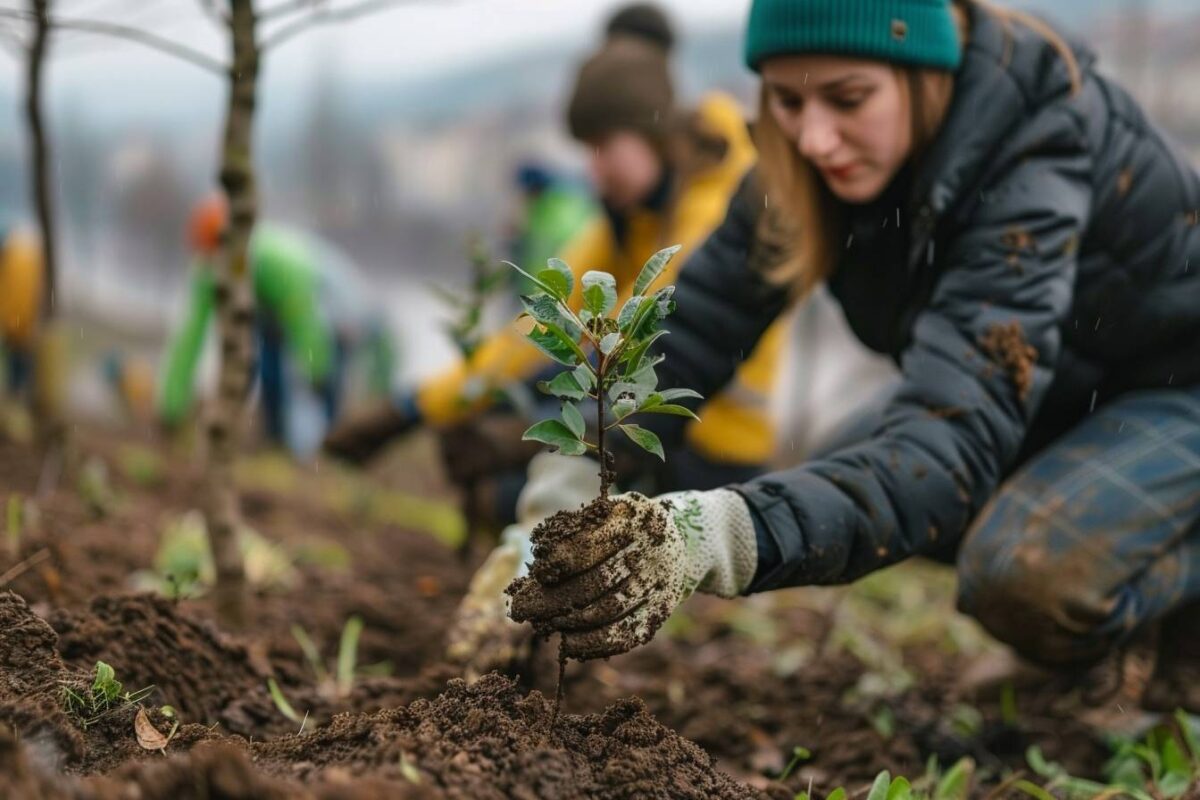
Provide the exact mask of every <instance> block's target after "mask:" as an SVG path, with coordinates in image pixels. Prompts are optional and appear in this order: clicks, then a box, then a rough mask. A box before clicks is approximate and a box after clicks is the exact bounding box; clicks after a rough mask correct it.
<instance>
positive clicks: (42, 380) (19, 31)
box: [0, 0, 66, 491]
mask: <svg viewBox="0 0 1200 800" xmlns="http://www.w3.org/2000/svg"><path fill="white" fill-rule="evenodd" d="M50 6H51V3H50V0H28V2H27V5H26V7H25V8H24V9H19V8H17V9H0V20H4V21H5V23H6V24H5V25H4V27H3V29H2V31H0V32H2V34H3V41H4V43H5V44H6V46H7V47H8V48H9V50H10V51H11V52H13V53H14V54H15V55H16V56H17V57H18V58H21V59H23V60H24V62H25V102H24V111H25V122H26V126H27V129H28V134H29V150H30V153H29V154H30V162H31V164H32V168H31V170H30V172H29V176H30V186H29V188H30V198H31V199H32V204H33V207H34V210H35V216H36V218H37V227H38V232H39V234H40V236H39V238H40V242H39V244H40V248H41V258H40V262H41V275H40V279H41V280H40V292H41V298H40V312H39V319H38V320H37V321H36V323H30V324H31V325H32V327H33V330H34V334H33V337H34V338H33V344H32V348H33V352H34V353H35V354H36V355H35V358H34V362H33V363H34V364H35V365H36V366H35V370H34V391H33V396H32V399H33V418H34V421H35V423H36V424H37V430H38V432H39V434H40V437H41V438H42V440H43V442H44V443H45V444H46V445H48V447H49V451H50V454H51V458H50V459H48V461H47V463H48V468H49V469H48V471H46V470H44V471H43V476H42V481H41V483H42V490H43V491H45V490H47V489H49V488H50V487H51V486H52V485H53V484H54V483H55V481H56V480H57V477H56V474H55V473H56V472H57V462H58V461H59V457H60V455H61V444H62V442H61V440H62V437H63V435H64V433H65V431H66V426H65V424H64V418H65V413H64V407H65V404H66V385H65V384H66V378H65V375H66V363H65V362H66V334H65V332H64V330H63V329H62V327H61V326H60V325H59V324H58V322H57V320H56V313H55V312H56V308H55V306H56V301H57V288H58V257H57V256H58V238H57V235H56V231H57V225H56V219H55V213H54V212H55V204H54V192H53V184H52V182H51V171H52V168H53V164H52V158H51V152H50V139H49V136H48V133H47V126H46V121H45V116H44V103H45V98H44V94H45V90H44V84H45V69H46V59H47V56H48V54H49V51H50V40H51V26H50Z"/></svg>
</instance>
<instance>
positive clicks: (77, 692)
mask: <svg viewBox="0 0 1200 800" xmlns="http://www.w3.org/2000/svg"><path fill="white" fill-rule="evenodd" d="M123 689H124V687H123V686H122V685H121V682H120V681H118V680H117V674H116V671H115V670H114V669H113V668H112V667H111V666H109V665H108V664H106V663H104V662H103V661H97V662H96V666H95V670H94V673H93V678H92V685H91V686H90V687H89V688H87V689H79V688H78V687H72V686H71V685H70V684H68V683H63V684H62V704H63V707H64V708H65V709H66V711H67V713H68V714H70V715H71V716H72V717H74V718H75V720H76V721H77V722H78V723H79V725H80V727H82V728H84V729H85V730H86V729H87V728H89V727H91V726H92V725H94V724H96V723H97V722H99V721H100V720H101V719H103V718H104V717H106V716H108V715H109V714H111V713H113V712H114V711H118V710H120V709H122V708H126V707H128V706H132V705H136V704H138V703H140V702H141V701H143V700H145V699H146V698H147V697H149V696H150V695H151V693H153V692H154V687H153V686H147V687H145V688H144V689H138V690H137V691H136V692H129V691H124V690H123Z"/></svg>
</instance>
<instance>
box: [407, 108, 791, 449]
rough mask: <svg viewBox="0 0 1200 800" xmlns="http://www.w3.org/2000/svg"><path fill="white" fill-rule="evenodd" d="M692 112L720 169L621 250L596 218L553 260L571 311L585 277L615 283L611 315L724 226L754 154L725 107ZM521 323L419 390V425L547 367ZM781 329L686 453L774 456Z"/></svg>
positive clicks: (710, 410) (630, 223) (714, 400)
mask: <svg viewBox="0 0 1200 800" xmlns="http://www.w3.org/2000/svg"><path fill="white" fill-rule="evenodd" d="M698 111H699V114H700V118H701V120H702V121H703V124H704V125H705V127H707V128H709V129H710V130H712V131H714V132H719V133H720V134H721V136H722V137H723V138H724V139H725V140H726V143H727V149H726V153H725V157H724V159H723V160H722V161H721V162H720V163H719V164H717V165H716V166H715V167H712V168H710V169H707V170H705V171H703V172H699V173H697V174H695V175H692V176H690V177H688V179H687V180H685V182H684V183H683V185H682V186H681V187H680V189H679V193H678V199H677V200H676V202H675V203H674V204H673V208H671V209H670V210H669V211H667V212H659V211H648V210H641V211H637V212H635V213H634V214H632V215H631V216H630V217H629V218H628V219H627V221H626V225H627V229H626V231H625V237H624V241H623V242H621V243H618V242H617V241H616V239H615V236H614V233H613V230H612V226H611V224H610V223H609V221H608V220H607V219H606V218H603V217H601V218H597V219H596V220H594V221H593V222H592V223H591V224H590V225H588V227H586V228H585V229H584V230H583V232H582V233H580V234H579V235H578V236H577V237H576V238H575V239H574V240H573V241H572V242H571V243H570V244H568V245H567V247H566V248H565V249H564V250H563V252H562V253H561V258H562V260H563V261H565V262H566V263H567V264H569V265H570V266H571V269H572V270H574V271H575V276H576V281H575V284H576V287H577V289H576V292H575V297H574V298H572V299H573V305H576V306H578V305H579V303H580V302H581V297H580V292H581V290H580V289H579V288H578V287H579V282H580V281H579V279H580V277H581V276H582V275H583V273H584V272H587V271H588V270H593V269H594V270H603V271H605V272H610V273H612V274H613V275H614V276H615V277H616V279H617V286H618V287H620V288H622V289H623V293H622V295H621V296H620V297H619V298H618V300H617V307H618V308H619V307H620V306H621V304H622V303H624V301H625V299H626V298H627V297H628V293H629V291H630V290H631V289H632V286H633V281H634V279H635V278H636V277H637V274H638V271H639V270H641V268H642V265H643V264H644V263H645V262H646V260H647V259H648V258H649V257H650V256H652V255H653V254H654V253H656V252H657V251H658V250H660V249H662V248H663V247H667V246H670V245H673V244H678V245H681V246H682V248H683V249H682V250H681V251H680V252H679V254H678V255H676V256H675V257H674V258H673V259H672V260H671V263H670V264H669V265H668V266H667V269H666V270H665V271H664V273H663V276H662V277H661V278H659V280H658V284H659V285H665V284H668V283H671V282H673V281H674V280H675V278H676V277H677V276H678V274H679V269H680V268H681V267H682V266H683V264H684V263H686V261H687V259H688V257H689V256H690V255H691V253H692V251H693V250H694V249H695V248H696V247H698V246H699V245H701V244H703V242H704V240H705V239H707V238H708V235H709V234H710V233H712V231H713V230H714V229H715V228H716V227H717V226H718V225H719V224H720V223H721V221H722V220H723V219H724V218H725V212H726V210H727V208H728V206H729V201H730V199H731V198H732V197H733V194H734V192H735V191H736V190H737V187H738V184H739V183H740V181H741V178H742V176H743V175H744V174H745V173H746V171H747V170H749V168H750V167H751V165H752V164H753V163H754V159H755V153H754V146H753V143H752V141H751V139H750V135H749V132H748V131H747V129H746V124H745V120H744V118H743V116H742V113H741V110H740V109H739V107H738V105H737V103H736V102H735V101H734V100H733V99H732V98H731V97H729V96H727V95H724V94H719V93H713V94H710V95H708V96H707V97H706V98H705V99H704V100H703V102H702V103H701V105H700V107H699V109H698ZM523 322H524V324H514V325H512V326H510V327H509V328H507V329H505V330H503V331H501V332H500V333H498V334H496V335H494V336H492V337H491V338H490V339H488V340H487V341H486V342H484V343H483V345H482V346H480V348H479V349H478V350H477V351H476V352H475V355H474V357H473V358H472V359H471V361H470V362H469V363H461V362H460V363H459V364H458V365H456V366H455V367H453V368H452V369H450V370H448V371H446V372H444V373H441V374H439V375H436V376H434V377H433V378H431V379H430V380H428V381H426V382H425V383H424V384H422V386H421V387H420V389H419V390H418V393H417V405H418V407H419V408H420V410H421V413H422V414H423V416H424V418H425V419H426V420H428V421H429V422H431V423H432V424H434V425H449V424H454V423H456V422H460V421H462V420H463V419H466V418H468V417H470V416H471V415H472V414H474V413H475V412H477V411H478V410H479V409H480V408H482V407H483V405H484V404H486V402H487V401H486V400H479V401H476V402H474V403H471V402H467V401H465V400H464V395H465V392H464V390H465V388H466V386H467V385H468V383H470V384H472V385H475V386H485V387H489V388H494V387H500V386H503V385H505V384H506V383H509V382H511V381H513V380H521V379H525V378H528V377H530V376H532V375H533V374H535V373H536V372H537V371H539V370H540V369H542V368H543V367H545V365H546V364H547V363H548V362H547V360H546V359H545V358H544V357H543V356H542V355H541V353H540V352H538V351H537V350H536V349H535V348H534V347H533V346H532V345H531V344H529V343H528V342H527V341H525V339H524V337H523V334H524V333H525V332H526V331H527V330H528V329H529V321H528V319H526V320H524V321H523ZM668 327H669V323H668ZM784 327H785V326H784V324H783V323H781V322H777V323H776V324H774V325H772V326H771V328H770V329H769V330H768V331H767V333H766V334H765V335H764V336H763V338H762V339H761V340H760V341H759V343H758V346H757V347H756V348H755V349H754V351H753V352H752V353H751V354H750V355H749V357H748V358H747V359H746V361H745V362H743V363H742V365H741V366H740V367H739V368H738V370H737V372H736V373H735V375H734V378H733V380H732V381H731V383H730V385H729V386H727V387H726V388H725V389H724V390H723V391H721V392H720V393H719V394H717V395H716V396H714V397H711V398H709V399H707V400H706V401H705V403H704V405H703V406H702V407H701V409H700V411H699V415H700V418H701V421H700V422H693V423H691V424H690V425H689V426H688V431H687V438H688V442H689V444H691V446H692V447H693V448H695V449H696V450H698V451H699V452H700V453H701V454H702V455H704V456H705V457H707V458H709V459H711V460H713V461H717V462H720V463H734V464H757V463H762V462H765V461H767V460H768V459H769V458H770V457H771V456H772V455H773V454H774V449H775V431H774V426H773V424H772V420H771V416H770V408H769V403H770V396H771V392H772V389H773V388H774V379H775V372H776V366H777V364H778V363H779V358H780V355H781V353H782V350H783V344H784ZM474 394H475V395H476V396H479V395H480V394H483V395H486V394H487V393H486V392H482V393H480V392H475V393H474Z"/></svg>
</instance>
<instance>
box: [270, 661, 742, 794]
mask: <svg viewBox="0 0 1200 800" xmlns="http://www.w3.org/2000/svg"><path fill="white" fill-rule="evenodd" d="M550 706H551V704H550V702H549V701H548V700H546V699H545V698H544V697H543V696H542V695H541V694H540V693H539V692H532V693H530V694H529V695H523V694H521V692H520V691H519V690H518V689H517V686H516V684H515V683H514V682H513V681H511V680H509V679H507V678H504V677H502V676H500V675H498V674H495V673H493V674H491V675H487V676H485V677H483V678H482V679H480V680H479V681H478V682H477V683H476V684H474V685H473V686H468V685H467V684H466V683H465V682H464V681H461V680H454V681H451V682H450V684H449V686H448V688H447V691H446V692H445V693H444V694H442V695H441V696H440V697H438V698H437V699H435V700H432V701H430V700H418V701H417V702H415V703H413V704H411V705H410V706H408V707H407V708H401V709H392V710H387V711H381V712H379V713H376V714H371V715H340V716H338V717H335V718H334V720H333V722H332V723H331V724H330V725H329V726H327V727H326V728H323V729H321V730H318V731H315V732H313V733H311V734H307V735H304V736H292V737H285V738H280V739H276V740H274V741H271V742H264V743H256V744H254V745H253V746H252V752H253V754H254V757H255V760H256V762H258V763H259V764H260V765H261V766H263V767H264V768H265V769H267V770H268V771H271V772H274V773H275V774H277V775H280V776H291V777H297V778H301V779H303V780H305V782H311V781H314V780H321V779H322V778H324V779H329V778H330V777H331V776H332V777H334V778H337V777H346V776H349V777H357V776H367V775H369V776H371V777H372V778H374V779H375V780H382V781H389V782H394V783H396V784H399V785H401V786H403V785H410V786H412V788H417V787H419V786H427V785H432V786H437V787H438V788H439V789H440V790H441V791H442V792H443V793H444V795H446V796H451V797H471V798H479V799H480V800H484V799H485V798H509V797H521V798H551V797H590V798H611V799H612V800H624V799H625V798H639V799H642V798H752V797H757V796H759V795H757V794H756V793H755V792H754V791H753V790H751V789H749V788H748V787H746V786H743V785H740V784H738V783H736V782H735V781H734V780H733V779H731V778H729V777H728V776H727V775H724V774H723V773H721V772H719V771H717V769H716V767H715V765H714V763H713V760H712V758H711V757H710V756H709V755H708V754H706V753H705V752H704V751H703V750H701V749H700V748H699V747H697V746H696V745H694V744H692V743H691V742H688V741H686V740H684V739H682V738H680V737H679V736H678V735H676V734H675V733H673V732H671V731H670V730H668V729H667V728H665V727H663V726H662V725H660V724H659V723H658V722H656V721H655V720H654V719H653V718H652V717H650V715H649V714H648V713H647V712H646V709H645V706H644V705H643V704H642V702H641V701H640V700H636V699H626V700H621V701H618V702H617V703H615V704H614V705H612V706H610V707H609V708H608V709H607V710H605V711H604V712H603V713H601V714H596V715H588V716H565V717H562V718H560V720H559V722H558V724H557V725H556V726H555V728H554V730H550V721H551V714H552V711H551V707H550Z"/></svg>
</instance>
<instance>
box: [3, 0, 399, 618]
mask: <svg viewBox="0 0 1200 800" xmlns="http://www.w3.org/2000/svg"><path fill="white" fill-rule="evenodd" d="M197 2H198V3H199V5H200V8H201V9H202V10H203V11H204V13H205V14H206V15H207V16H208V17H209V18H210V19H211V20H212V21H213V22H214V23H216V24H217V25H218V26H220V27H221V28H222V30H224V31H225V32H226V34H227V36H228V41H229V44H230V61H229V62H227V63H226V62H222V61H219V60H217V59H214V58H213V57H211V56H209V55H207V54H205V53H203V52H201V51H198V50H196V49H194V48H192V47H189V46H187V45H184V44H181V43H179V42H175V41H172V40H171V39H169V38H166V37H163V36H159V35H158V34H156V33H154V32H152V31H150V30H146V29H143V28H139V27H138V26H136V25H126V24H122V23H119V22H114V21H112V20H111V19H70V18H65V17H62V16H53V15H51V14H50V10H49V7H48V5H49V3H50V0H30V4H31V6H30V9H28V10H25V11H22V10H20V9H4V8H0V19H9V20H23V21H32V22H33V23H34V30H35V38H34V43H35V44H34V47H35V48H37V47H40V48H41V49H40V50H37V54H38V55H37V59H36V60H37V61H39V62H40V60H41V58H42V56H43V55H44V48H45V42H46V38H47V36H48V34H49V31H51V30H71V31H79V32H87V33H94V34H99V35H106V36H114V37H118V38H122V39H126V40H129V41H134V42H138V43H140V44H143V45H145V46H147V47H152V48H154V49H156V50H159V51H161V52H163V53H166V54H168V55H172V56H174V57H176V58H180V59H183V60H184V61H187V62H189V63H191V64H194V65H196V66H198V67H200V68H202V69H205V70H208V71H210V72H212V73H214V74H216V75H218V76H220V77H221V78H223V79H224V80H226V81H227V82H228V86H229V95H228V97H229V103H228V106H227V108H226V113H225V127H224V135H223V140H222V149H221V157H220V166H219V168H218V176H217V179H218V183H219V185H220V187H221V189H222V191H223V192H224V194H225V196H226V199H227V200H228V203H229V224H228V225H227V227H226V230H225V231H224V237H223V243H222V256H221V257H220V258H219V259H218V260H217V261H218V265H217V270H216V271H217V275H216V276H215V277H216V284H217V291H216V318H217V335H218V338H219V353H220V367H219V376H218V381H217V398H216V403H215V408H214V410H213V413H212V415H211V417H210V419H209V422H208V432H207V433H208V436H207V438H208V448H209V449H208V463H207V467H206V474H205V483H206V497H207V500H206V506H207V509H206V510H207V514H206V516H207V521H208V530H209V536H210V541H211V544H212V548H213V560H214V563H215V567H216V573H217V575H216V585H215V587H214V594H215V600H216V606H217V614H218V617H219V619H220V620H221V622H222V624H224V625H225V626H227V627H231V628H239V627H242V626H243V625H244V623H245V617H246V599H245V594H246V582H245V573H244V567H243V564H242V558H241V555H240V553H239V552H238V547H237V540H236V531H237V528H238V526H239V523H240V518H241V514H240V507H239V499H238V495H237V491H236V487H235V485H234V478H233V475H234V465H235V462H236V459H237V453H238V446H239V442H240V439H241V436H240V433H241V428H242V422H243V414H242V411H243V405H244V402H245V398H246V395H247V392H248V389H249V381H250V374H251V368H252V364H253V359H254V346H253V325H254V308H253V296H252V292H251V287H250V281H249V269H248V265H247V249H248V246H249V242H250V235H251V233H252V231H253V230H254V224H255V220H256V218H257V210H258V198H257V188H256V186H257V181H256V175H255V160H254V150H253V143H254V137H253V130H254V118H255V110H256V108H257V105H258V76H259V68H260V65H261V63H262V59H263V57H264V56H265V54H266V53H267V52H268V51H269V50H271V49H273V48H275V47H277V46H279V45H282V44H284V43H286V42H288V41H290V40H291V39H293V38H295V37H296V36H299V35H301V34H303V33H304V32H306V31H308V30H310V29H312V28H314V27H316V26H318V25H325V24H330V23H337V22H346V21H349V20H353V19H356V18H358V17H362V16H364V15H366V14H370V13H373V12H376V11H381V10H383V9H385V8H387V7H388V6H395V5H399V4H400V3H402V2H405V0H359V1H358V2H346V3H343V4H338V3H337V2H335V0H278V2H275V3H274V4H264V3H259V4H258V7H257V8H256V4H255V2H254V0H197ZM37 31H40V32H41V33H40V34H37V33H36V32H37ZM39 36H40V39H39V38H38V37H39ZM39 41H40V44H38V42H39ZM32 52H33V50H32V49H31V65H32V63H33V62H34V60H35V59H33V57H32ZM38 77H39V79H40V72H39V73H38ZM31 78H32V67H31ZM35 88H36V86H35ZM39 124H40V118H39ZM35 172H36V170H35ZM35 182H36V181H35ZM43 188H44V184H43ZM51 294H52V293H51Z"/></svg>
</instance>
